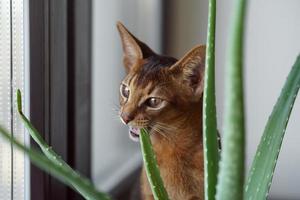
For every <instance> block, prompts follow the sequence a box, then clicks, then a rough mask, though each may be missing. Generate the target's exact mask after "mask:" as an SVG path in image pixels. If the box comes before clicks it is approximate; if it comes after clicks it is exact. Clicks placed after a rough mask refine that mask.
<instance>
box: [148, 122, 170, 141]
mask: <svg viewBox="0 0 300 200" xmlns="http://www.w3.org/2000/svg"><path fill="white" fill-rule="evenodd" d="M150 128H151V129H152V130H154V133H157V134H159V135H161V136H162V137H164V138H165V139H166V140H168V141H169V142H172V141H171V139H170V138H168V137H167V136H166V135H165V134H164V133H163V131H162V130H161V129H160V128H159V127H157V126H150Z"/></svg>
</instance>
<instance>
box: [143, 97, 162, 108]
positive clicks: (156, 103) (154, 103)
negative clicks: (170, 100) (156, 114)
mask: <svg viewBox="0 0 300 200" xmlns="http://www.w3.org/2000/svg"><path fill="white" fill-rule="evenodd" d="M162 102H163V100H162V99H160V98H155V97H151V98H149V99H147V101H146V105H147V106H148V107H150V108H159V107H160V106H161V103H162Z"/></svg>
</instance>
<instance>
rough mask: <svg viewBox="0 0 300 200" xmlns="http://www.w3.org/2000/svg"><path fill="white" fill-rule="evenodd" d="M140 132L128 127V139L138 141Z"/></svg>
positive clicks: (135, 128) (138, 129) (137, 129)
mask: <svg viewBox="0 0 300 200" xmlns="http://www.w3.org/2000/svg"><path fill="white" fill-rule="evenodd" d="M140 133H141V130H140V128H137V127H133V126H129V137H130V139H132V140H133V141H135V142H138V141H139V137H140Z"/></svg>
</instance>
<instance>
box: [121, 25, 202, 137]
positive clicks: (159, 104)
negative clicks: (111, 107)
mask: <svg viewBox="0 0 300 200" xmlns="http://www.w3.org/2000/svg"><path fill="white" fill-rule="evenodd" d="M117 28H118V30H119V33H120V36H121V41H122V46H123V52H124V58H123V61H124V66H125V70H126V72H127V75H126V77H125V78H124V80H123V81H122V83H121V85H120V106H121V109H120V113H119V114H120V118H121V121H122V122H123V123H124V124H127V125H129V128H130V130H129V133H130V136H131V138H132V139H134V140H138V136H139V133H140V132H139V130H140V128H148V129H149V130H151V131H161V132H165V133H164V134H167V132H168V129H171V128H170V127H171V126H170V127H169V125H170V124H172V123H173V124H174V120H179V119H180V116H182V115H183V114H184V113H185V112H186V111H187V108H188V107H189V105H191V104H193V103H196V102H199V101H200V99H201V97H202V92H203V75H204V64H205V46H197V47H195V48H193V49H192V50H191V51H189V52H188V53H187V54H186V55H185V56H183V58H181V59H180V60H177V59H175V58H172V57H168V56H162V55H158V54H156V53H154V52H153V51H152V50H151V49H150V48H149V47H148V46H147V45H146V44H144V43H143V42H141V41H140V40H138V39H137V38H136V37H134V36H133V35H132V34H131V33H130V32H129V31H128V30H127V29H126V28H125V27H124V26H123V25H122V24H121V23H118V24H117ZM169 131H171V130H169Z"/></svg>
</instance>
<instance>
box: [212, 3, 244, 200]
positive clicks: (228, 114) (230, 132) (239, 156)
mask: <svg viewBox="0 0 300 200" xmlns="http://www.w3.org/2000/svg"><path fill="white" fill-rule="evenodd" d="M245 12H246V0H235V1H234V4H233V15H232V19H231V22H232V24H231V30H230V35H229V46H228V54H227V57H226V62H227V63H226V74H225V80H226V85H225V95H226V96H225V97H226V98H225V112H224V136H223V143H222V145H223V146H222V153H221V162H220V166H219V167H220V169H219V171H220V172H219V175H218V186H217V196H216V197H217V199H218V200H221V199H222V200H223V199H224V200H241V199H243V184H244V166H245V126H244V99H243V96H244V95H243V38H244V37H243V36H244V21H245Z"/></svg>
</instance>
